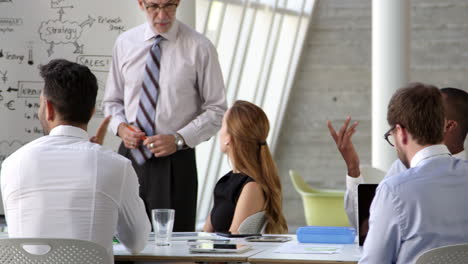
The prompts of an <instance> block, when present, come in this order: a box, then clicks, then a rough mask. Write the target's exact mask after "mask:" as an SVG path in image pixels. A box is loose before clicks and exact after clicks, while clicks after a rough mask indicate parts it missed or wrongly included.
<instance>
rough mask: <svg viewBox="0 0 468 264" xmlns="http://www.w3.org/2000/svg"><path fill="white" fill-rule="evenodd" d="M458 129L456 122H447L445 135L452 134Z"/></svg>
mask: <svg viewBox="0 0 468 264" xmlns="http://www.w3.org/2000/svg"><path fill="white" fill-rule="evenodd" d="M457 127H458V122H457V121H455V120H445V133H447V132H452V131H454V130H455V129H457Z"/></svg>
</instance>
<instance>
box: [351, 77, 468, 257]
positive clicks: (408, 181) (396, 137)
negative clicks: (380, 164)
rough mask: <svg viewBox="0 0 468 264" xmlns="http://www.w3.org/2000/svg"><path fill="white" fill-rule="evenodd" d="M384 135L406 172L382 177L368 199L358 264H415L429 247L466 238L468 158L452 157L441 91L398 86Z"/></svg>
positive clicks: (461, 240)
mask: <svg viewBox="0 0 468 264" xmlns="http://www.w3.org/2000/svg"><path fill="white" fill-rule="evenodd" d="M387 121H388V124H389V126H390V130H389V131H388V132H387V133H385V139H386V140H387V141H388V142H389V144H390V145H391V146H394V147H395V150H396V152H397V154H398V158H399V159H400V160H401V162H402V163H403V164H404V165H405V167H407V168H409V169H408V170H406V171H404V172H402V173H399V174H396V175H393V176H392V177H388V178H385V179H384V180H383V181H382V182H381V183H380V184H379V186H378V188H377V191H376V195H375V198H374V200H373V202H372V205H371V209H370V218H369V233H368V234H367V238H366V241H365V242H364V250H363V256H362V258H361V260H360V262H359V263H379V264H385V263H405V264H412V263H415V262H416V260H417V258H418V256H419V255H420V254H422V253H424V252H425V251H427V250H429V249H433V248H436V247H441V246H447V245H452V244H460V243H467V242H468V228H466V223H468V204H467V203H466V201H468V192H467V191H466V190H468V161H465V160H461V159H457V158H454V157H452V155H451V154H450V152H449V150H448V148H447V146H446V145H444V144H443V139H444V137H443V135H444V122H445V119H444V107H443V103H442V94H441V93H440V91H439V89H437V88H436V87H434V86H431V85H425V84H421V83H414V84H410V85H408V86H407V87H405V88H402V89H399V90H398V91H397V92H396V93H395V94H394V95H393V97H392V98H391V100H390V103H389V105H388V111H387Z"/></svg>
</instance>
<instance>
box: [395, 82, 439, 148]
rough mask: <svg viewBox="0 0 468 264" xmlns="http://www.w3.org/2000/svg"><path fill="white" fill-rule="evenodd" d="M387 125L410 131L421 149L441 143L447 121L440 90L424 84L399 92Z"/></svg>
mask: <svg viewBox="0 0 468 264" xmlns="http://www.w3.org/2000/svg"><path fill="white" fill-rule="evenodd" d="M387 121H388V124H389V125H390V126H392V127H393V126H395V125H396V124H399V125H400V126H402V127H404V128H406V129H407V130H408V132H409V133H410V134H411V135H412V136H413V138H414V139H415V140H416V142H417V143H418V144H419V145H429V144H430V145H433V144H439V143H441V142H442V141H443V139H444V122H445V120H444V106H443V103H442V94H441V92H440V90H439V89H438V88H437V87H435V86H433V85H428V84H423V83H410V84H408V85H407V86H405V87H403V88H401V89H399V90H398V91H396V92H395V94H394V95H393V96H392V99H390V103H389V104H388V111H387Z"/></svg>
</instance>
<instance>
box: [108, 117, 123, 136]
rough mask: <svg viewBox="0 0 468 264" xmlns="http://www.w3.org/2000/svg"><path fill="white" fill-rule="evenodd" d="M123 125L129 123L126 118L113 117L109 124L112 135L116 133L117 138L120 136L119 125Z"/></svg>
mask: <svg viewBox="0 0 468 264" xmlns="http://www.w3.org/2000/svg"><path fill="white" fill-rule="evenodd" d="M121 123H127V120H125V118H123V117H121V116H113V117H112V118H111V121H110V123H109V129H110V130H111V131H112V133H114V135H116V136H119V135H118V132H119V125H120V124H121Z"/></svg>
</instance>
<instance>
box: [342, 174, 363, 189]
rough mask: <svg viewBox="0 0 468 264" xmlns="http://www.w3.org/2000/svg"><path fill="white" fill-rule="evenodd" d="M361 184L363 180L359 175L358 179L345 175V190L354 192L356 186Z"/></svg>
mask: <svg viewBox="0 0 468 264" xmlns="http://www.w3.org/2000/svg"><path fill="white" fill-rule="evenodd" d="M362 183H364V179H363V178H362V176H361V175H359V176H358V177H351V176H349V175H347V174H346V189H347V190H353V191H354V190H355V189H356V186H358V185H359V184H362Z"/></svg>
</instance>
